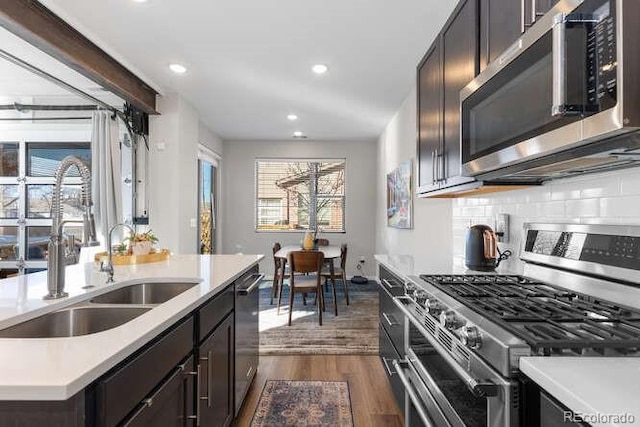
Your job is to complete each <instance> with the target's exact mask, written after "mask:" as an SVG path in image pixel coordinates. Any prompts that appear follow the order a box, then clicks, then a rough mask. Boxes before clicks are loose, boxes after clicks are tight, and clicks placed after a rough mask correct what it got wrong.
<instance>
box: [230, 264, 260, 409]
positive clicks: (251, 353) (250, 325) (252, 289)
mask: <svg viewBox="0 0 640 427" xmlns="http://www.w3.org/2000/svg"><path fill="white" fill-rule="evenodd" d="M263 278H264V275H263V274H260V273H258V267H257V266H256V267H255V268H254V269H252V270H250V271H249V272H247V273H246V274H245V275H244V276H242V277H241V278H240V279H238V280H237V281H236V293H235V299H236V301H235V302H236V307H235V316H236V325H235V326H236V330H235V341H236V342H235V350H236V357H235V411H236V415H237V414H238V412H239V411H240V407H241V406H242V402H243V401H244V398H245V396H246V394H247V391H248V390H249V387H250V386H251V382H252V381H253V377H254V376H255V375H256V371H257V370H258V347H259V341H258V297H259V292H258V287H259V285H260V282H262V279H263Z"/></svg>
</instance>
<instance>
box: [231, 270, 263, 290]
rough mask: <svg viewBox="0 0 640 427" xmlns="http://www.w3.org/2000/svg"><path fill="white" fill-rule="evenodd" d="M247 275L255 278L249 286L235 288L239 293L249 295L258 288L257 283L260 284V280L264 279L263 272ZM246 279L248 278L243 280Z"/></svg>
mask: <svg viewBox="0 0 640 427" xmlns="http://www.w3.org/2000/svg"><path fill="white" fill-rule="evenodd" d="M249 277H255V280H254V281H253V282H252V283H251V284H250V285H249V286H246V287H242V288H239V289H236V292H238V294H239V295H249V294H250V293H251V292H253V291H254V290H256V289H257V288H258V285H260V282H262V279H264V274H261V273H254V274H252V275H251V276H249ZM248 281H249V280H248V279H247V280H245V282H248Z"/></svg>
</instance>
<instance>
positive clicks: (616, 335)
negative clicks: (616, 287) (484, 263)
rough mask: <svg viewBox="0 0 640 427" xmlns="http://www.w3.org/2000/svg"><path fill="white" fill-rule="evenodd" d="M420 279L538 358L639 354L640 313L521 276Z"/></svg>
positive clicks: (440, 276) (456, 276) (425, 277)
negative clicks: (514, 338)
mask: <svg viewBox="0 0 640 427" xmlns="http://www.w3.org/2000/svg"><path fill="white" fill-rule="evenodd" d="M420 277H421V278H422V279H423V280H425V281H427V282H429V283H431V284H432V285H433V286H435V287H437V288H438V289H440V290H442V291H443V292H445V293H447V294H448V295H450V296H451V297H453V298H455V299H457V300H458V301H460V302H462V303H464V304H465V305H466V306H467V307H469V308H471V309H472V310H474V311H475V312H476V313H478V314H480V315H482V316H484V317H486V318H488V319H490V320H492V321H493V322H495V323H497V324H499V325H500V326H502V327H503V328H505V329H507V330H509V331H510V332H511V333H513V334H514V335H516V336H518V337H520V338H521V339H523V340H524V341H526V342H527V343H528V344H529V345H530V346H531V347H532V348H533V349H534V351H536V352H538V353H540V354H545V355H548V354H555V353H563V352H567V351H568V352H572V353H578V354H588V353H589V352H593V353H596V354H604V353H605V352H607V353H609V352H610V351H614V352H617V353H623V354H626V353H636V352H640V311H637V310H633V309H630V308H626V307H621V306H619V305H616V304H613V303H610V302H607V301H599V300H595V299H593V298H592V297H589V296H587V295H582V294H579V293H576V292H570V291H567V290H563V289H561V288H557V287H555V286H551V285H548V284H545V283H541V282H537V281H533V280H530V279H527V278H525V277H522V276H501V275H495V274H479V275H452V276H448V275H422V276H420Z"/></svg>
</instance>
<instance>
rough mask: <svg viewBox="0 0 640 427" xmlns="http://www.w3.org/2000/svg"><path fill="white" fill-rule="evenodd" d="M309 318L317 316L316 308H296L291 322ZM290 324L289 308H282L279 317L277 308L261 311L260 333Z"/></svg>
mask: <svg viewBox="0 0 640 427" xmlns="http://www.w3.org/2000/svg"><path fill="white" fill-rule="evenodd" d="M309 316H317V310H316V307H315V306H313V305H310V306H302V307H295V306H294V308H293V313H292V315H291V321H292V322H295V321H296V320H299V319H302V318H305V317H309ZM288 324H289V306H285V307H280V315H278V309H277V308H276V307H274V308H270V309H267V310H261V311H260V328H259V330H260V332H263V331H267V330H269V329H273V328H280V327H282V326H288Z"/></svg>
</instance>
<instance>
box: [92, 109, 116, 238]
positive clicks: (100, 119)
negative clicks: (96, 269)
mask: <svg viewBox="0 0 640 427" xmlns="http://www.w3.org/2000/svg"><path fill="white" fill-rule="evenodd" d="M118 130H119V126H118V120H117V119H116V120H113V119H111V113H110V112H108V111H96V112H94V113H93V132H92V134H91V168H92V169H91V170H92V176H93V180H92V192H93V213H94V216H95V220H96V234H97V237H98V240H99V241H100V243H101V244H102V246H104V247H105V248H106V247H107V233H108V232H109V228H111V227H112V226H114V225H116V224H117V223H119V222H122V186H121V185H122V178H121V177H122V172H121V164H120V141H119V134H118Z"/></svg>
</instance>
